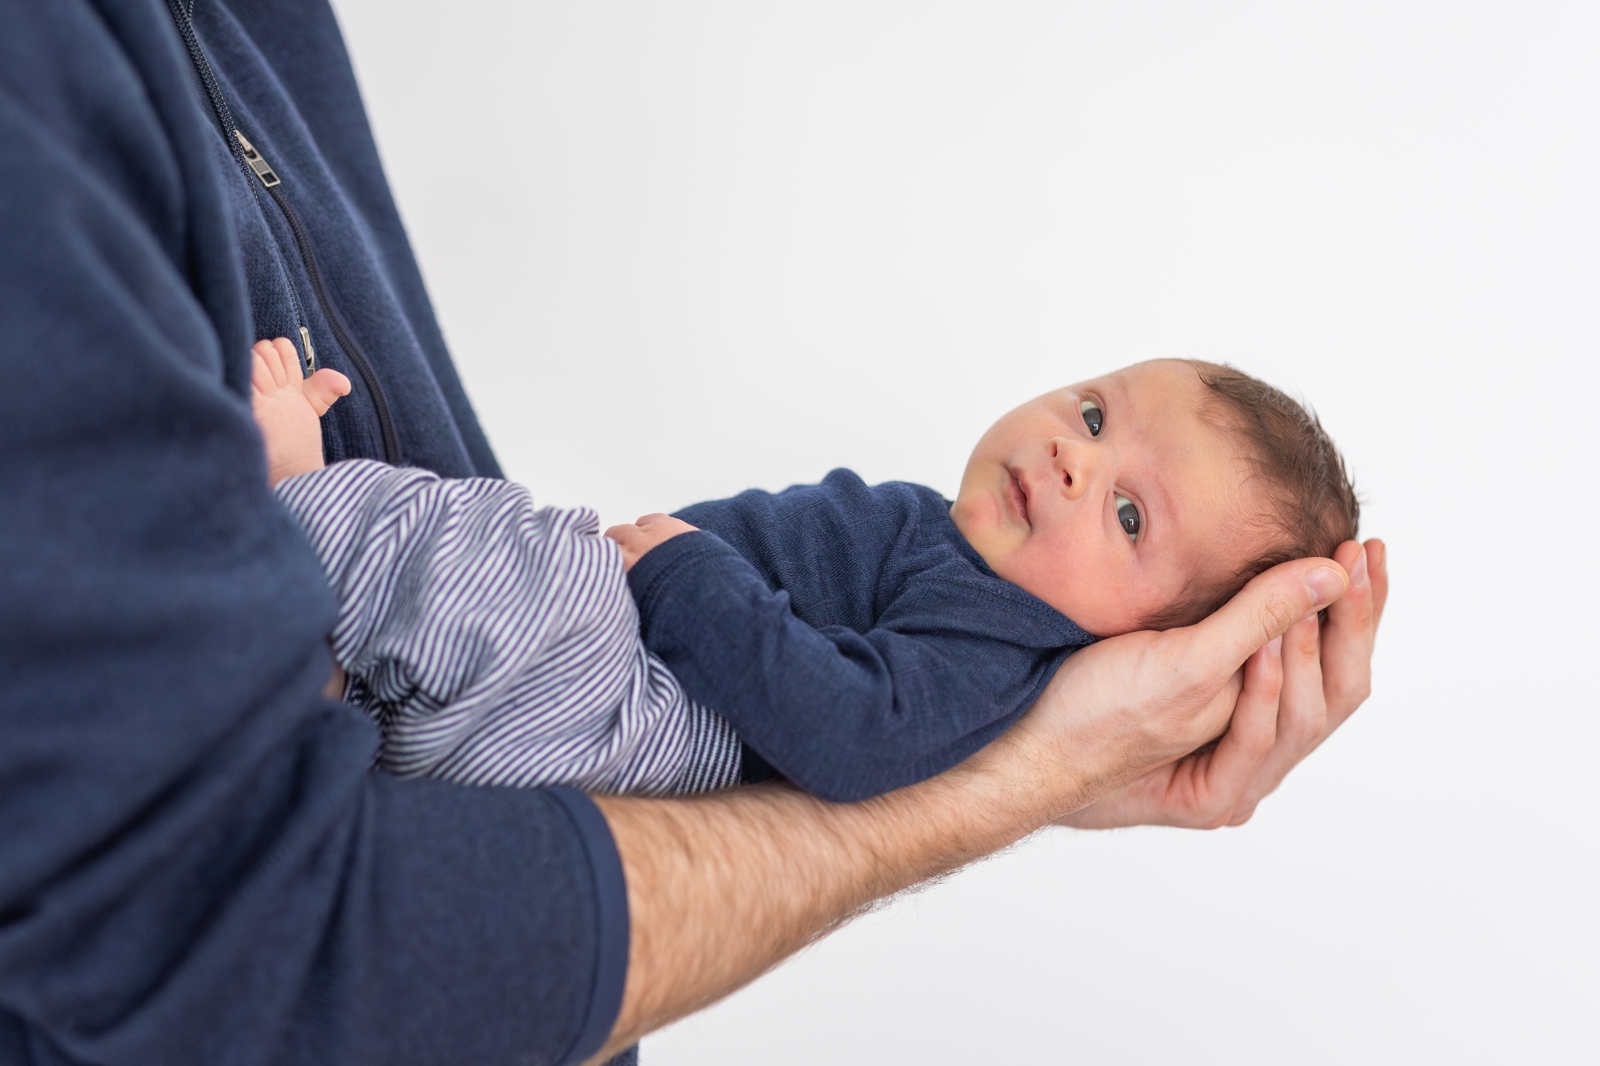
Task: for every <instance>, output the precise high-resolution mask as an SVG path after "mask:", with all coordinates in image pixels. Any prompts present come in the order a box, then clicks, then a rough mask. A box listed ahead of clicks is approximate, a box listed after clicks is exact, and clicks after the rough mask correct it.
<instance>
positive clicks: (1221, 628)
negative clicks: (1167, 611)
mask: <svg viewBox="0 0 1600 1066" xmlns="http://www.w3.org/2000/svg"><path fill="white" fill-rule="evenodd" d="M1349 587H1350V579H1349V577H1348V576H1346V574H1345V572H1344V568H1343V567H1341V566H1340V565H1339V564H1338V563H1336V562H1334V561H1333V560H1332V559H1316V558H1312V559H1296V560H1294V561H1293V562H1288V563H1280V564H1279V565H1277V566H1275V567H1273V568H1272V569H1271V570H1268V571H1267V572H1266V573H1264V574H1260V575H1258V576H1257V577H1255V578H1254V579H1252V580H1251V582H1250V583H1249V584H1248V585H1246V586H1245V587H1244V588H1242V589H1240V590H1239V593H1238V595H1236V596H1234V598H1233V599H1231V600H1229V601H1228V602H1227V603H1225V604H1223V605H1222V607H1221V608H1220V609H1218V611H1217V613H1216V614H1213V615H1212V616H1211V617H1210V618H1207V619H1206V620H1205V621H1203V622H1201V623H1200V624H1199V626H1197V627H1196V628H1197V629H1199V630H1202V631H1205V630H1212V631H1214V632H1208V633H1207V635H1206V638H1205V639H1206V640H1207V641H1208V642H1209V641H1211V640H1213V639H1215V640H1217V641H1219V645H1218V646H1217V650H1218V651H1221V650H1222V646H1224V645H1225V646H1226V647H1227V649H1228V658H1229V661H1230V662H1231V663H1232V665H1231V666H1230V667H1229V670H1230V671H1232V670H1234V669H1237V668H1238V666H1239V664H1240V663H1242V662H1244V661H1245V660H1246V659H1248V658H1249V657H1250V656H1251V654H1253V653H1254V652H1255V650H1256V649H1257V648H1259V647H1261V646H1262V645H1264V644H1266V643H1267V642H1268V641H1270V640H1272V639H1273V638H1274V637H1280V636H1282V635H1283V634H1284V632H1285V631H1287V630H1288V628H1289V627H1290V626H1292V625H1294V624H1295V623H1296V622H1298V621H1300V620H1301V619H1302V618H1305V617H1307V616H1309V615H1311V614H1313V613H1315V612H1317V611H1320V610H1322V608H1324V607H1326V606H1328V604H1330V603H1332V602H1333V601H1334V600H1336V599H1338V598H1339V597H1340V596H1343V595H1344V593H1345V589H1347V588H1349Z"/></svg>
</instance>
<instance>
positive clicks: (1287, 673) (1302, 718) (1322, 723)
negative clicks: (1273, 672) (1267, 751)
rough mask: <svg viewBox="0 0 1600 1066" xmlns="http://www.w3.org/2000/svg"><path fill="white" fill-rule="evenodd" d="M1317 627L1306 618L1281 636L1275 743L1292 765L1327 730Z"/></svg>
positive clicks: (1320, 650) (1312, 619) (1313, 745)
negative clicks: (1281, 659) (1281, 693)
mask: <svg viewBox="0 0 1600 1066" xmlns="http://www.w3.org/2000/svg"><path fill="white" fill-rule="evenodd" d="M1320 629H1321V627H1320V626H1318V625H1317V620H1316V619H1315V618H1307V619H1304V620H1303V621H1300V622H1296V623H1295V624H1294V625H1292V626H1290V627H1289V632H1287V633H1285V634H1284V635H1283V698H1282V699H1281V700H1280V701H1279V708H1278V741H1279V743H1280V744H1281V745H1282V746H1283V747H1284V748H1285V749H1286V754H1287V755H1288V756H1289V765H1290V766H1293V765H1294V764H1295V763H1296V762H1298V761H1299V760H1300V759H1301V758H1302V757H1303V756H1304V755H1305V754H1306V752H1308V751H1310V750H1311V749H1312V748H1313V747H1315V746H1316V744H1317V742H1318V741H1319V740H1321V739H1322V733H1323V730H1325V729H1327V727H1328V713H1327V704H1326V703H1325V702H1324V701H1323V698H1322V646H1321V641H1320V639H1319V637H1320Z"/></svg>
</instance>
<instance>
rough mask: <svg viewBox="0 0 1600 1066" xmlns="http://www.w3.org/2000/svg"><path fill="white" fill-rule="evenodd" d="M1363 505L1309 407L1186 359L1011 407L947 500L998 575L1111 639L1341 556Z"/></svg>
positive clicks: (1187, 621)
mask: <svg viewBox="0 0 1600 1066" xmlns="http://www.w3.org/2000/svg"><path fill="white" fill-rule="evenodd" d="M1359 512H1360V508H1359V506H1358V504H1357V502H1356V495H1355V489H1354V488H1353V487H1352V486H1351V484H1350V478H1349V476H1348V475H1347V474H1346V473H1345V469H1344V460H1343V459H1342V458H1341V457H1340V455H1339V452H1338V450H1337V449H1335V448H1334V446H1333V442H1332V441H1331V440H1329V439H1328V435H1327V434H1326V433H1325V432H1323V429H1322V425H1321V423H1319V422H1318V421H1317V419H1316V417H1315V416H1313V415H1312V414H1310V413H1309V412H1307V411H1306V410H1305V409H1304V408H1303V407H1301V406H1300V405H1299V404H1298V403H1296V402H1294V401H1293V400H1291V399H1290V398H1289V397H1287V396H1285V395H1284V394H1283V393H1281V392H1279V391H1278V390H1277V389H1274V388H1272V387H1271V386H1270V385H1266V384H1264V383H1262V382H1260V381H1257V380H1256V379H1254V378H1252V377H1249V376H1248V375H1246V374H1241V373H1240V372H1239V371H1237V370H1233V369H1231V368H1228V367H1222V366H1215V365H1213V364H1210V363H1198V362H1190V361H1186V360H1179V359H1162V360H1157V361H1155V362H1150V363H1139V364H1137V365H1135V366H1130V367H1127V368H1125V369H1123V370H1118V371H1116V372H1115V373H1113V374H1109V375H1107V376H1106V377H1103V378H1096V379H1094V380H1093V381H1085V382H1082V383H1080V384H1077V385H1070V386H1068V387H1067V388H1064V389H1060V390H1058V391H1056V392H1052V393H1047V394H1046V395H1044V396H1040V397H1039V398H1038V399H1036V400H1031V401H1029V402H1028V403H1025V404H1023V405H1022V406H1021V407H1019V408H1017V409H1016V410H1015V411H1012V412H1011V413H1010V414H1008V415H1006V416H1005V417H1004V418H1002V419H1000V421H998V422H996V423H995V424H994V425H993V426H991V427H990V428H989V431H988V432H987V433H985V434H984V435H983V438H982V439H981V440H979V441H978V445H977V447H976V448H974V449H973V451H972V458H971V459H969V460H968V461H967V469H966V473H964V474H963V475H962V477H961V491H960V493H959V494H958V495H957V497H956V502H955V506H954V507H952V508H951V510H950V514H951V517H952V518H954V519H955V523H956V526H957V528H959V529H960V530H961V533H962V535H963V536H965V537H966V538H967V541H968V542H969V543H971V545H972V546H973V547H974V548H975V549H976V550H977V552H978V554H979V555H981V556H983V559H984V561H985V562H987V563H988V564H989V567H990V568H991V569H992V570H994V572H995V573H996V574H999V575H1000V576H1001V577H1003V578H1005V579H1006V580H1007V581H1011V582H1013V583H1015V584H1017V585H1020V586H1022V587H1023V588H1024V589H1027V590H1028V591H1029V592H1031V593H1033V594H1034V595H1035V596H1038V597H1039V598H1040V599H1042V600H1044V601H1045V602H1046V603H1048V604H1050V605H1051V606H1052V607H1055V608H1056V609H1057V610H1059V611H1061V612H1062V613H1063V614H1065V615H1066V616H1067V617H1069V618H1071V619H1072V620H1073V621H1075V622H1077V623H1078V624H1079V625H1081V626H1082V627H1083V628H1084V629H1086V630H1088V631H1089V632H1090V633H1093V634H1094V635H1096V636H1101V637H1106V636H1113V635H1115V634H1117V633H1127V632H1131V631H1132V630H1136V629H1170V628H1172V627H1175V626H1182V625H1191V624H1193V623H1195V622H1197V621H1199V620H1200V619H1201V618H1204V617H1205V616H1206V615H1208V614H1210V613H1211V612H1212V611H1214V610H1215V609H1216V608H1217V607H1219V606H1221V605H1222V604H1223V603H1224V602H1226V601H1227V600H1228V599H1229V598H1230V597H1232V596H1233V594H1234V593H1235V592H1237V591H1238V590H1239V589H1240V588H1242V587H1243V586H1244V584H1245V583H1246V582H1247V581H1249V580H1250V579H1251V578H1252V577H1254V576H1255V575H1257V574H1259V573H1261V572H1262V571H1263V570H1267V569H1269V568H1270V567H1273V566H1276V565H1277V564H1278V563H1281V562H1285V561H1287V560H1289V559H1298V558H1302V557H1305V556H1312V555H1321V556H1331V555H1332V554H1333V551H1334V549H1335V548H1336V547H1338V545H1339V544H1341V543H1342V542H1344V541H1346V540H1351V539H1353V538H1354V537H1355V535H1356V524H1357V520H1358V518H1359Z"/></svg>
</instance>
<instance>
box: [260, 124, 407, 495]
mask: <svg viewBox="0 0 1600 1066" xmlns="http://www.w3.org/2000/svg"><path fill="white" fill-rule="evenodd" d="M233 135H234V137H235V138H237V140H238V141H239V147H240V149H241V150H242V151H243V152H244V161H245V163H246V164H247V165H249V167H250V169H251V170H252V171H254V172H255V175H256V177H257V178H259V179H260V180H261V184H262V186H263V187H264V188H265V189H266V190H267V195H268V196H271V197H272V199H273V202H275V203H276V204H277V205H278V209H279V210H281V211H282V212H283V217H284V219H285V220H287V221H288V223H289V232H290V233H292V234H294V243H295V247H297V248H298V249H299V250H300V261H301V262H302V263H304V264H305V268H306V276H307V277H309V278H310V279H311V291H312V292H313V293H315V294H316V297H317V303H318V304H319V305H320V306H321V307H322V315H323V317H324V318H326V319H327V320H328V326H329V327H330V328H331V329H332V330H333V339H334V341H335V342H336V343H337V344H338V345H339V347H340V348H341V349H342V350H343V351H344V354H345V355H346V356H348V357H349V359H350V362H351V363H353V364H355V368H356V372H357V373H359V374H360V375H361V380H363V381H365V382H366V383H367V391H368V392H369V393H371V394H372V406H373V407H375V408H377V411H378V428H379V430H380V431H381V432H382V434H383V456H384V458H385V459H386V460H388V461H389V462H390V463H392V464H395V465H398V464H399V462H400V437H399V434H397V433H396V432H395V429H394V418H393V416H392V415H391V414H390V413H389V398H388V397H387V396H385V395H384V394H383V386H382V385H380V384H379V383H378V374H377V371H376V370H374V369H373V367H372V364H371V363H370V362H368V360H367V356H366V353H365V352H363V351H362V350H361V346H360V345H359V344H357V343H356V339H355V337H353V336H351V334H350V327H349V326H348V325H346V324H345V320H344V316H343V315H341V314H340V313H339V308H338V306H337V305H335V304H334V302H333V297H332V296H330V295H328V290H327V287H326V286H324V285H323V284H322V271H321V270H320V269H318V267H317V257H316V254H315V253H314V252H312V250H311V238H310V236H309V235H307V233H306V228H305V226H303V225H301V223H300V215H299V214H298V213H296V211H295V209H294V205H292V204H290V203H289V199H288V197H286V196H284V195H283V180H282V179H281V178H279V177H278V174H277V172H276V171H274V170H273V169H272V167H271V166H270V165H268V163H267V161H266V160H265V159H263V158H262V157H261V153H260V152H258V151H256V148H255V146H254V145H253V144H251V143H250V142H249V141H248V140H246V139H245V136H244V134H242V133H240V132H239V130H238V128H237V127H235V128H234V131H233ZM300 337H301V339H302V341H304V343H305V347H306V350H305V356H306V361H307V362H308V363H311V364H313V365H315V363H316V353H315V352H313V351H312V349H311V333H310V331H309V330H307V329H305V328H304V327H301V330H300Z"/></svg>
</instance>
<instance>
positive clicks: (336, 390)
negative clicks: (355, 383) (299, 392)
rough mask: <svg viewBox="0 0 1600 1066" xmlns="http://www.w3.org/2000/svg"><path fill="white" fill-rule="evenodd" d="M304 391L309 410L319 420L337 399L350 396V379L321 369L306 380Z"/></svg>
mask: <svg viewBox="0 0 1600 1066" xmlns="http://www.w3.org/2000/svg"><path fill="white" fill-rule="evenodd" d="M304 390H305V397H306V400H307V401H309V402H310V404H311V409H312V410H313V411H315V412H317V417H318V418H321V417H322V416H323V415H325V414H327V413H328V408H330V407H332V406H333V405H334V401H336V400H338V399H339V397H341V396H348V395H350V379H349V378H347V377H345V376H344V375H343V374H341V373H339V372H338V371H337V370H329V369H328V368H327V367H323V368H322V369H321V370H319V371H317V372H316V373H315V374H312V375H311V376H310V377H309V378H307V379H306V381H305V385H304Z"/></svg>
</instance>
